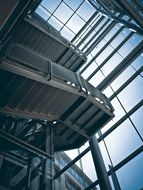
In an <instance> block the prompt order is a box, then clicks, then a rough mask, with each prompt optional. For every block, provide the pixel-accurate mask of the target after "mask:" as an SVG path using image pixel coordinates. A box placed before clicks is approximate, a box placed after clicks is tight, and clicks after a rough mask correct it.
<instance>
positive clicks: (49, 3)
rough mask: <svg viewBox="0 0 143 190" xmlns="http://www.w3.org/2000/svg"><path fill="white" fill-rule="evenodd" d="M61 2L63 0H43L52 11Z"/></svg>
mask: <svg viewBox="0 0 143 190" xmlns="http://www.w3.org/2000/svg"><path fill="white" fill-rule="evenodd" d="M60 2H61V0H54V1H53V0H43V1H42V2H41V4H42V5H43V6H44V7H45V8H46V9H48V10H49V11H50V12H51V13H52V12H53V11H54V10H55V9H56V8H57V6H58V5H59V4H60Z"/></svg>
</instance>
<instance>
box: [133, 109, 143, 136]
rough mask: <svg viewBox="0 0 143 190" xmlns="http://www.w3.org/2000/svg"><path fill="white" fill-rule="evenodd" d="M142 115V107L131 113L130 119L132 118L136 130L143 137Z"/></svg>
mask: <svg viewBox="0 0 143 190" xmlns="http://www.w3.org/2000/svg"><path fill="white" fill-rule="evenodd" d="M142 117H143V107H141V108H139V109H138V110H137V111H136V112H135V113H134V114H132V115H131V119H132V121H133V123H134V124H135V126H136V128H137V130H138V131H139V133H140V134H141V136H142V137H143V122H142Z"/></svg>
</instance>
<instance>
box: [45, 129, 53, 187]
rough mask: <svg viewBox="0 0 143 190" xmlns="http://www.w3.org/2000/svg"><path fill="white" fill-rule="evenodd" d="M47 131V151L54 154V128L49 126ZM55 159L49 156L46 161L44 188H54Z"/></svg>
mask: <svg viewBox="0 0 143 190" xmlns="http://www.w3.org/2000/svg"><path fill="white" fill-rule="evenodd" d="M45 130H46V131H45V132H46V144H45V145H46V147H45V148H46V153H48V154H50V155H53V152H54V151H53V128H52V127H49V126H47V128H46V129H45ZM53 169H54V168H53V159H52V158H49V159H46V163H45V172H44V175H45V177H44V181H45V183H44V186H45V187H44V190H52V189H53V181H52V178H53V171H54V170H53Z"/></svg>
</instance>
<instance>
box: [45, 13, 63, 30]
mask: <svg viewBox="0 0 143 190" xmlns="http://www.w3.org/2000/svg"><path fill="white" fill-rule="evenodd" d="M48 23H49V24H51V25H52V26H53V27H54V28H55V29H56V30H58V31H59V30H60V29H61V28H62V26H63V24H62V23H61V22H60V21H58V20H57V19H56V18H55V17H53V16H52V17H51V18H50V19H49V20H48Z"/></svg>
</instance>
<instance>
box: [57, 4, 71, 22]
mask: <svg viewBox="0 0 143 190" xmlns="http://www.w3.org/2000/svg"><path fill="white" fill-rule="evenodd" d="M72 14H73V11H72V10H71V9H70V8H69V7H68V6H67V5H65V4H64V3H61V4H60V6H59V7H58V9H57V10H56V11H55V13H54V16H55V17H57V18H58V19H59V20H61V21H62V23H64V24H65V22H67V20H68V19H69V18H70V17H71V15H72Z"/></svg>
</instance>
